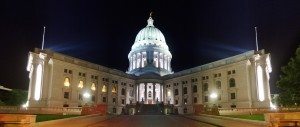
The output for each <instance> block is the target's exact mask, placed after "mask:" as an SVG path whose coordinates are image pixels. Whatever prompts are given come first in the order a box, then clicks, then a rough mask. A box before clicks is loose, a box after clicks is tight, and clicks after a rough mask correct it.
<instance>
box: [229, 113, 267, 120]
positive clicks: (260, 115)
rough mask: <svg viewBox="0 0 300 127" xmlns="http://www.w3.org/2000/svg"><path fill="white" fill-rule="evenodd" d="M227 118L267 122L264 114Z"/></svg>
mask: <svg viewBox="0 0 300 127" xmlns="http://www.w3.org/2000/svg"><path fill="white" fill-rule="evenodd" d="M225 117H233V118H240V119H248V120H258V121H265V118H264V114H255V115H225Z"/></svg>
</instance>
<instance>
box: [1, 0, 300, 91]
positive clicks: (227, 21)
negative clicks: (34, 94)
mask: <svg viewBox="0 0 300 127" xmlns="http://www.w3.org/2000/svg"><path fill="white" fill-rule="evenodd" d="M109 1H110V2H109ZM109 1H108V0H107V1H101V0H95V1H87V0H81V1H75V0H57V1H56V0H35V1H31V0H20V1H17V0H7V1H6V0H4V1H2V2H1V5H0V43H1V50H0V58H1V66H0V69H1V73H0V84H2V85H4V86H6V87H9V88H20V89H25V90H27V89H28V83H29V81H28V72H27V71H26V64H27V59H28V52H29V51H33V49H34V48H35V47H39V48H40V47H41V40H42V31H43V25H45V26H46V27H47V28H46V37H45V48H50V49H52V50H54V51H57V52H61V53H64V54H67V55H70V56H74V57H77V58H81V59H83V60H87V61H90V62H93V63H96V64H100V65H103V66H106V67H110V68H115V69H119V70H122V71H126V70H127V68H128V59H127V55H128V53H129V51H130V49H131V46H132V44H133V43H134V39H135V36H136V35H137V33H138V32H139V30H141V29H142V28H144V27H145V26H146V24H147V22H146V20H147V19H148V17H149V13H150V11H153V12H154V13H153V18H154V25H155V26H156V27H157V28H159V29H160V30H161V31H162V33H163V34H164V36H165V38H166V41H167V44H168V46H169V48H170V52H171V53H172V55H173V58H172V68H173V70H174V71H175V72H178V71H181V70H183V69H188V68H192V67H195V66H199V65H202V64H205V63H209V62H213V61H216V60H219V59H222V58H226V57H230V56H233V55H237V54H240V53H243V52H246V51H248V50H254V49H255V32H254V26H257V27H258V39H259V48H260V49H265V50H266V51H267V52H270V53H271V56H272V57H271V62H272V65H273V72H272V74H271V89H272V92H273V93H274V92H276V88H275V82H276V80H278V77H279V74H280V67H281V66H283V65H285V64H286V63H287V62H288V60H289V58H290V57H291V56H293V55H294V52H295V49H296V48H297V46H298V45H299V44H300V1H299V0H230V1H228V0H226V1H224V0H220V1H216V0H210V1H200V0H194V1H189V0H180V1H173V0H147V1H143V0H136V1H125V0H123V1H119V2H117V1H114V0H109Z"/></svg>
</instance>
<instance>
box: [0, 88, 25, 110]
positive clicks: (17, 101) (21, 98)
mask: <svg viewBox="0 0 300 127" xmlns="http://www.w3.org/2000/svg"><path fill="white" fill-rule="evenodd" d="M27 93H28V92H27V91H24V90H20V89H13V90H12V91H2V92H1V95H0V100H1V101H2V105H4V104H5V105H8V106H20V105H22V104H24V103H26V101H27Z"/></svg>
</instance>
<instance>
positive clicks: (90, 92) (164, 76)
mask: <svg viewBox="0 0 300 127" xmlns="http://www.w3.org/2000/svg"><path fill="white" fill-rule="evenodd" d="M172 57H173V56H172V54H171V52H170V51H169V47H168V45H167V41H166V40H165V37H164V35H163V33H162V32H161V31H160V30H159V29H158V28H156V27H155V26H154V20H153V19H152V17H151V16H150V17H149V19H148V20H147V26H146V27H145V28H143V29H142V30H140V31H139V33H138V34H137V36H136V38H135V40H134V43H133V45H132V47H131V51H130V52H129V54H128V60H129V67H128V70H127V71H126V72H123V71H120V70H116V69H112V68H108V67H105V66H102V65H98V64H94V63H91V62H88V61H85V60H81V59H78V58H74V57H71V56H67V55H64V54H61V53H58V52H54V51H52V50H49V49H45V50H41V49H38V48H36V49H35V50H34V51H33V52H29V55H28V64H27V71H28V72H29V92H28V106H29V107H82V106H85V105H97V104H105V105H107V109H108V111H109V112H111V113H114V114H120V113H121V112H122V109H123V108H124V107H125V106H126V105H134V104H136V103H140V104H147V105H148V104H149V105H150V104H158V103H164V104H165V105H172V106H173V107H175V108H176V110H177V112H178V113H179V114H185V113H188V114H189V113H193V112H195V109H194V108H195V106H197V105H203V106H207V107H211V106H213V105H216V106H218V107H220V108H268V107H270V105H271V101H270V85H269V79H270V76H269V73H270V72H271V71H272V68H271V64H270V54H269V53H265V51H264V50H259V51H248V52H245V53H242V54H239V55H236V56H232V57H228V58H225V59H221V60H218V61H215V62H211V63H207V64H204V65H200V66H197V67H194V68H190V69H186V70H182V71H179V72H174V71H172V65H171V60H172ZM174 57H176V56H174Z"/></svg>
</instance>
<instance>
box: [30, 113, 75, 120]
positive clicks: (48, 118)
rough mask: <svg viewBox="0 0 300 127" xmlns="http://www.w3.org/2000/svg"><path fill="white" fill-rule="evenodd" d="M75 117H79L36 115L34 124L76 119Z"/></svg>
mask: <svg viewBox="0 0 300 127" xmlns="http://www.w3.org/2000/svg"><path fill="white" fill-rule="evenodd" d="M76 116H79V115H53V114H38V115H36V122H43V121H49V120H57V119H64V118H70V117H76Z"/></svg>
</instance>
